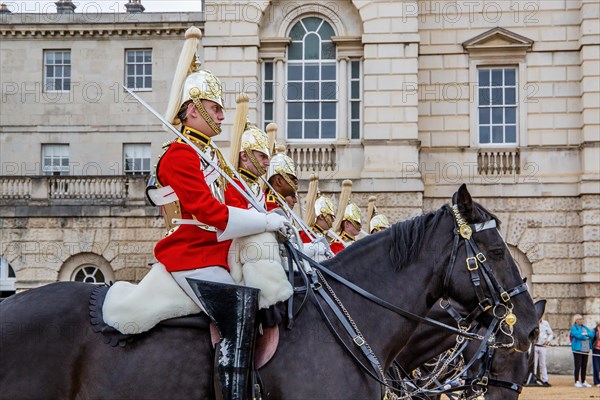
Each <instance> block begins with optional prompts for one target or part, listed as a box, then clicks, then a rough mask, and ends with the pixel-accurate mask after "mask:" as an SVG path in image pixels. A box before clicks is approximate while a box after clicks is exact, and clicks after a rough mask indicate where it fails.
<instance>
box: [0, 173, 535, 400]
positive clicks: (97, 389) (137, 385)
mask: <svg viewBox="0 0 600 400" xmlns="http://www.w3.org/2000/svg"><path fill="white" fill-rule="evenodd" d="M454 203H455V204H456V205H457V206H458V211H460V213H461V214H462V217H463V218H464V220H466V222H467V223H469V224H478V223H484V222H486V221H490V220H492V219H493V218H494V217H493V215H492V214H490V213H489V212H488V211H487V210H485V209H484V208H483V207H481V206H480V205H479V204H477V203H475V202H473V201H472V199H471V196H470V194H469V193H468V191H467V189H466V186H465V185H463V186H461V187H460V189H459V191H458V192H457V195H456V196H455V201H454ZM456 230H457V226H456V219H455V215H454V213H453V211H452V209H451V208H450V207H448V206H444V207H442V208H441V209H439V210H437V211H436V212H434V213H429V214H426V215H423V216H421V217H417V218H415V219H413V220H411V221H407V222H403V223H398V224H395V225H394V226H392V227H391V228H390V229H387V230H385V231H383V232H380V233H378V234H375V235H371V236H369V237H367V238H365V239H363V240H361V241H360V242H358V243H357V244H355V245H352V246H350V247H349V248H348V249H346V250H344V251H342V252H341V253H340V254H339V255H338V256H336V257H335V258H333V259H332V260H330V261H328V262H326V263H325V265H326V267H328V268H330V269H331V270H333V271H335V272H337V273H339V274H340V275H342V276H343V277H344V278H346V279H347V280H349V281H351V282H354V283H356V284H358V285H360V286H361V287H362V288H364V289H365V290H367V291H369V292H371V293H372V294H374V295H375V296H378V297H379V298H381V299H384V300H387V301H388V302H390V303H393V304H395V305H397V306H400V307H404V309H405V310H407V311H410V312H413V313H415V314H419V315H425V314H426V313H427V311H428V310H429V309H430V308H431V306H432V305H433V303H434V302H435V301H436V300H437V299H438V298H440V297H442V295H443V293H444V292H446V293H447V294H448V295H449V296H451V297H452V298H454V299H456V300H457V301H459V302H460V303H461V304H463V305H464V306H465V307H468V308H474V307H476V305H477V304H478V297H477V296H476V294H475V290H474V288H473V284H472V282H471V275H470V273H469V271H467V269H466V267H465V263H464V260H465V259H466V257H467V255H466V250H465V245H463V244H461V245H459V246H458V248H457V249H456V259H457V260H458V261H457V262H456V265H449V264H450V259H451V253H452V249H453V242H454V236H455V232H456ZM473 238H474V240H475V241H476V242H477V245H478V247H479V250H480V251H481V253H483V254H485V255H486V257H487V260H488V263H489V264H490V266H491V268H492V269H493V274H494V276H495V278H496V279H497V281H498V283H500V284H502V285H503V287H505V288H513V287H517V286H519V285H520V284H521V283H522V279H521V276H520V274H519V271H518V269H517V266H516V264H515V262H514V260H513V259H512V257H511V255H510V253H509V251H508V249H507V247H506V245H505V243H504V241H503V239H502V238H501V236H500V234H499V233H498V232H497V231H496V230H495V229H486V230H482V231H480V232H474V233H473ZM446 275H447V276H448V279H447V280H446V282H445V279H444V277H445V276H446ZM330 285H331V287H332V289H333V290H334V291H335V292H336V293H337V296H338V297H339V299H340V300H341V302H343V304H344V305H345V307H346V309H347V311H348V313H349V314H350V315H351V316H352V317H353V319H354V321H355V323H356V325H357V326H358V327H360V329H361V331H362V334H363V336H364V338H365V339H366V340H367V342H368V344H369V345H370V348H371V349H372V351H373V353H374V354H375V355H376V356H377V358H378V359H379V360H381V361H382V365H383V367H384V368H386V369H387V367H389V365H390V364H391V363H392V361H393V360H394V359H395V357H396V355H397V354H398V352H399V351H400V349H401V348H402V345H403V344H404V343H405V342H406V341H407V340H408V338H409V337H410V335H411V333H412V331H413V330H414V328H415V326H416V325H417V322H415V321H412V320H407V319H406V318H403V317H400V316H398V315H397V314H395V313H393V312H391V311H390V310H388V309H386V308H383V307H381V306H379V305H378V304H375V303H374V302H372V301H370V300H368V299H365V298H364V297H362V296H359V295H357V294H356V293H355V292H354V291H353V290H351V289H349V288H348V287H347V286H346V285H344V284H341V283H338V282H335V281H333V280H332V281H331V282H330ZM93 288H94V287H93V286H92V285H87V284H82V283H56V284H51V285H47V286H44V287H41V288H38V289H34V290H30V291H27V292H25V293H20V294H17V295H14V296H12V297H10V298H9V299H7V300H5V301H3V302H2V303H0V330H1V331H0V354H1V356H2V363H3V365H5V366H10V368H1V369H0V388H1V390H0V399H2V400H4V399H11V400H14V399H40V398H52V399H117V398H118V399H167V398H173V399H183V398H185V399H194V398H196V399H207V398H210V397H211V396H212V386H213V385H212V376H211V375H212V363H213V354H212V352H213V350H212V346H211V342H210V338H209V335H208V332H207V331H201V330H198V329H194V328H189V327H181V328H174V327H165V326H157V327H156V328H154V329H152V330H151V331H149V332H147V333H145V334H141V335H139V337H137V338H136V339H135V340H134V341H133V342H131V343H128V344H127V345H126V346H124V347H110V346H108V345H106V344H105V343H104V342H103V341H102V340H101V337H100V335H99V334H97V333H94V331H93V330H92V329H91V327H90V317H89V309H88V300H89V297H90V293H91V292H92V290H93ZM398 289H402V290H400V291H399V290H398ZM483 290H484V291H485V292H490V291H493V290H494V288H492V287H488V285H486V284H485V283H484V284H483ZM509 303H510V304H511V305H512V307H513V313H514V314H515V315H516V316H517V317H518V322H517V323H516V325H515V326H514V332H513V334H512V335H513V337H514V347H515V348H516V349H518V350H522V351H525V350H527V348H528V347H529V344H530V342H531V340H532V339H533V338H534V337H535V336H536V335H537V319H536V316H535V309H534V306H533V301H532V300H531V297H530V296H529V295H528V294H526V293H525V294H521V295H519V296H516V297H514V298H512V299H510V301H509ZM334 325H335V326H336V328H338V329H340V330H341V329H342V328H341V325H340V324H339V323H334ZM349 342H350V343H352V340H349ZM441 350H442V349H440V351H441ZM359 354H360V352H359ZM260 376H261V379H262V382H264V386H263V391H262V395H263V398H264V399H288V400H293V399H317V398H318V399H361V400H362V399H368V398H370V399H374V398H381V397H382V391H383V389H382V386H381V385H380V384H379V383H378V382H377V381H375V380H374V379H372V378H371V377H370V376H369V375H368V374H367V373H365V371H364V370H363V369H361V368H360V367H359V366H358V365H357V364H356V362H355V361H354V360H353V359H352V358H351V357H350V356H349V355H348V354H347V353H346V352H345V350H343V349H342V348H341V347H340V346H339V344H338V343H336V341H335V340H334V339H333V336H332V334H331V333H330V331H329V330H328V329H327V328H326V327H325V325H324V324H323V322H322V317H321V316H320V315H319V313H318V312H317V310H316V307H314V306H312V305H310V304H307V305H306V306H305V307H304V309H303V311H302V312H301V313H300V314H299V315H298V317H297V319H296V320H295V324H294V328H293V329H291V330H285V329H283V330H282V331H281V337H280V343H279V348H278V350H277V354H276V355H275V357H274V358H273V359H272V360H271V361H270V362H269V363H268V364H267V365H265V366H264V367H263V368H262V369H261V370H260Z"/></svg>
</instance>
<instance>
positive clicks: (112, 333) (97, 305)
mask: <svg viewBox="0 0 600 400" xmlns="http://www.w3.org/2000/svg"><path fill="white" fill-rule="evenodd" d="M108 289H109V286H98V287H96V288H94V290H92V293H91V294H90V300H89V310H90V324H91V326H92V330H93V331H94V332H96V333H99V334H101V335H102V340H103V342H104V343H106V344H108V345H110V346H112V347H124V346H126V345H127V343H130V342H132V341H134V340H135V339H136V338H139V337H141V336H144V335H148V334H149V332H152V330H150V331H146V332H142V333H139V334H124V333H121V332H119V331H118V330H116V329H115V328H113V327H111V326H109V325H108V324H106V322H104V318H103V314H102V306H103V304H104V300H105V298H106V293H108ZM157 326H159V327H166V328H168V327H178V328H192V329H198V330H199V331H207V330H210V336H211V341H212V344H213V347H214V346H215V345H216V344H217V343H218V342H219V341H220V340H221V338H220V337H219V332H218V330H217V328H216V326H215V325H214V324H213V323H212V322H211V321H210V319H209V318H208V316H207V315H206V314H205V313H197V314H192V315H186V316H183V317H177V318H170V319H166V320H164V321H161V322H159V323H158V325H157ZM278 344H279V327H278V326H277V325H276V326H273V327H269V328H264V329H263V332H262V334H259V335H258V336H257V339H256V349H255V355H254V368H256V369H260V368H262V367H263V366H264V365H265V364H266V363H267V362H269V360H271V358H273V355H274V354H275V351H276V350H277V345H278Z"/></svg>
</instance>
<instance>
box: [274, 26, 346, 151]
mask: <svg viewBox="0 0 600 400" xmlns="http://www.w3.org/2000/svg"><path fill="white" fill-rule="evenodd" d="M334 35H335V33H334V31H333V28H332V27H331V25H330V24H329V23H328V22H327V21H325V20H323V19H322V18H318V17H307V18H303V19H301V20H300V21H298V22H297V23H296V24H294V26H293V27H292V29H291V30H290V33H289V36H290V37H291V39H292V42H291V44H290V45H289V46H288V49H287V60H288V62H287V78H286V87H285V101H286V110H287V129H286V133H287V138H288V139H292V140H293V139H312V140H318V139H329V140H333V139H335V138H336V137H337V132H336V120H337V93H338V90H337V61H336V53H337V50H336V46H335V44H334V43H333V42H332V40H331V39H332V36H334Z"/></svg>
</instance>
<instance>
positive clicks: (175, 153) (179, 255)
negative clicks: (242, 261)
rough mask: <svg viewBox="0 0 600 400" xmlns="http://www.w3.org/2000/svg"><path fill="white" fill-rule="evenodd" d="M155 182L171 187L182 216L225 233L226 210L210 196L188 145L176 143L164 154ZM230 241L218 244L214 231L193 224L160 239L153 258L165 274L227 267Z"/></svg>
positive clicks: (196, 157)
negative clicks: (161, 265)
mask: <svg viewBox="0 0 600 400" xmlns="http://www.w3.org/2000/svg"><path fill="white" fill-rule="evenodd" d="M157 177H158V181H159V182H160V183H161V185H163V186H167V185H170V186H171V188H172V189H173V190H174V191H175V193H176V194H177V197H178V198H179V201H180V204H181V214H182V215H181V217H182V218H185V219H192V215H193V216H195V217H196V219H197V220H198V221H201V222H202V223H204V224H206V225H210V226H213V227H215V228H217V229H219V230H222V231H224V230H225V228H226V227H227V221H228V219H229V210H228V209H227V206H226V205H225V204H222V203H220V202H219V201H218V200H217V199H216V198H215V197H214V196H213V194H212V192H211V190H210V188H209V186H208V185H207V183H206V180H205V179H204V174H203V172H202V167H201V164H200V156H199V155H198V154H197V153H196V152H195V151H194V150H193V149H192V148H191V147H190V146H189V145H187V144H184V143H178V142H175V143H173V144H171V146H170V147H169V149H168V150H167V151H166V152H165V154H163V156H162V158H161V160H160V164H159V167H158V170H157ZM230 245H231V241H229V240H228V241H224V242H218V241H217V234H216V233H215V232H210V231H206V230H204V229H201V228H199V227H198V226H195V225H181V226H179V228H177V230H175V232H173V233H172V234H170V235H169V236H167V237H165V238H164V239H162V240H160V241H159V242H158V243H157V244H156V247H155V248H154V256H155V257H156V259H157V260H158V261H160V262H161V263H162V264H164V266H165V267H166V269H167V271H169V272H173V271H182V270H189V269H196V268H203V267H209V266H217V265H218V266H222V267H225V268H227V269H229V266H228V265H227V253H228V252H229V246H230Z"/></svg>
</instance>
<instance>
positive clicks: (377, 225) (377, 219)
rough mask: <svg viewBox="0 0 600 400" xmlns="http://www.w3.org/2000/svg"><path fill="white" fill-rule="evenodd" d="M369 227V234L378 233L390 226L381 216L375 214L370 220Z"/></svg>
mask: <svg viewBox="0 0 600 400" xmlns="http://www.w3.org/2000/svg"><path fill="white" fill-rule="evenodd" d="M369 225H370V226H369V232H370V233H375V232H379V231H382V230H384V229H387V228H389V227H390V226H391V225H390V221H389V220H388V218H387V217H386V216H385V215H383V214H377V215H375V216H374V217H373V218H371V222H370V224H369Z"/></svg>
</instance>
